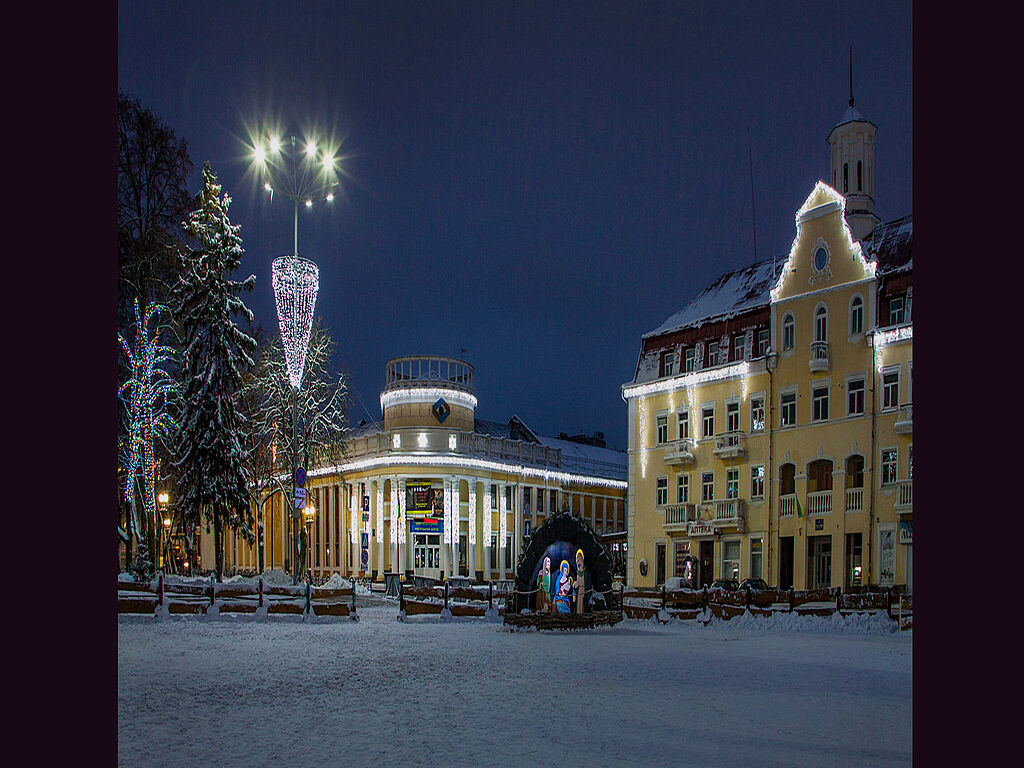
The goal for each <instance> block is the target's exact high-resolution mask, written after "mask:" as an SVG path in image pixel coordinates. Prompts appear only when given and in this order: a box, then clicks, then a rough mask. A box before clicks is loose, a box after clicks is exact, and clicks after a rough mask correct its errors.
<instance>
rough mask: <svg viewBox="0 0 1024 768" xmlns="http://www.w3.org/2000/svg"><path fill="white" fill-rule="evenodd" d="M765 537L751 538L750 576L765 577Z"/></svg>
mask: <svg viewBox="0 0 1024 768" xmlns="http://www.w3.org/2000/svg"><path fill="white" fill-rule="evenodd" d="M763 562H764V539H761V538H757V539H751V540H750V578H751V579H763V578H764V576H763V575H762V574H763V567H762V566H763Z"/></svg>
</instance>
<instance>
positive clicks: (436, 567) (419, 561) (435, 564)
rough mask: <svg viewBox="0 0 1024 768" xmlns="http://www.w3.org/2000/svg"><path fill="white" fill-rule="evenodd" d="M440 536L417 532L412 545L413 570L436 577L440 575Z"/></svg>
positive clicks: (421, 574)
mask: <svg viewBox="0 0 1024 768" xmlns="http://www.w3.org/2000/svg"><path fill="white" fill-rule="evenodd" d="M440 538H441V537H440V536H438V535H436V534H427V533H417V534H416V541H415V543H414V545H413V572H414V573H415V574H416V575H417V576H429V577H430V578H432V579H436V578H438V577H439V576H440V575H441V546H440Z"/></svg>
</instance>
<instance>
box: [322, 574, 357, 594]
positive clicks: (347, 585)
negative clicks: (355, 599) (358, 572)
mask: <svg viewBox="0 0 1024 768" xmlns="http://www.w3.org/2000/svg"><path fill="white" fill-rule="evenodd" d="M320 586H321V587H322V588H324V589H351V588H352V582H351V581H349V580H348V579H346V578H344V577H343V576H342V575H341V574H340V573H332V574H331V578H329V579H328V580H327V581H325V582H324V583H323V584H321V585H320ZM356 594H359V590H358V589H357V590H356Z"/></svg>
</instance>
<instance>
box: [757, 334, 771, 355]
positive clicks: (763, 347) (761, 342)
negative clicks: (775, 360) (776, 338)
mask: <svg viewBox="0 0 1024 768" xmlns="http://www.w3.org/2000/svg"><path fill="white" fill-rule="evenodd" d="M770 339H771V334H770V333H769V331H768V329H767V328H762V329H761V330H759V331H758V332H757V356H758V357H764V356H765V355H767V354H768V343H769V341H770Z"/></svg>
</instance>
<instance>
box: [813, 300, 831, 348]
mask: <svg viewBox="0 0 1024 768" xmlns="http://www.w3.org/2000/svg"><path fill="white" fill-rule="evenodd" d="M814 340H815V341H828V310H827V309H825V308H824V307H818V308H817V309H816V310H814Z"/></svg>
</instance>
